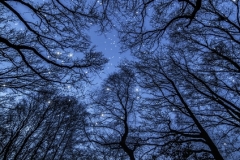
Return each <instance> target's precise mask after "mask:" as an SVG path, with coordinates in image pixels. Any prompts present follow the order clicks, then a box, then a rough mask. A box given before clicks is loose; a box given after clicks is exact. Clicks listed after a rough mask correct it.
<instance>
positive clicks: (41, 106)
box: [0, 90, 86, 159]
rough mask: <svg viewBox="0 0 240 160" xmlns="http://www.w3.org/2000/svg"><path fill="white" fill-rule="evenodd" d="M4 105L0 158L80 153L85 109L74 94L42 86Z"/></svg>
mask: <svg viewBox="0 0 240 160" xmlns="http://www.w3.org/2000/svg"><path fill="white" fill-rule="evenodd" d="M53 93H54V95H53ZM8 107H9V108H8V110H5V111H3V110H2V111H1V130H0V132H1V134H0V135H1V136H0V139H1V145H0V157H1V159H76V158H77V157H78V158H81V157H84V155H85V153H84V152H81V150H83V149H84V148H82V142H83V141H84V136H83V135H82V134H83V133H84V132H83V128H82V127H83V119H84V116H85V113H86V112H85V110H84V108H83V107H82V106H81V105H79V104H78V102H77V100H76V99H75V98H73V97H66V96H60V95H57V93H56V92H52V91H46V90H45V91H43V90H42V91H41V92H40V94H38V95H35V96H33V97H28V98H27V99H23V100H20V102H19V103H17V104H16V105H13V106H8ZM83 159H84V158H83Z"/></svg>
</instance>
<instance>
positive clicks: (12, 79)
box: [0, 0, 107, 89]
mask: <svg viewBox="0 0 240 160" xmlns="http://www.w3.org/2000/svg"><path fill="white" fill-rule="evenodd" d="M0 8H1V9H0V10H1V11H0V15H1V16H0V22H1V25H0V30H1V32H0V63H1V68H0V77H1V78H0V88H1V89H4V88H12V89H21V88H25V89H34V88H36V87H39V86H46V85H47V83H49V82H56V83H58V84H65V85H74V84H75V83H77V82H81V81H87V78H88V76H87V75H86V74H85V72H86V71H88V72H92V73H93V72H95V71H98V70H100V69H102V67H103V65H104V64H105V63H106V62H107V60H106V59H105V58H104V57H103V55H102V53H100V52H96V51H95V50H94V47H91V43H90V38H89V36H88V35H87V34H86V31H88V29H89V27H90V26H91V25H92V24H94V23H95V22H96V21H97V20H98V17H97V15H96V14H95V13H94V12H93V11H92V10H93V8H92V7H91V6H90V4H89V3H87V2H84V1H69V2H63V1H59V0H57V1H55V0H51V1H42V2H36V1H18V0H17V1H1V2H0Z"/></svg>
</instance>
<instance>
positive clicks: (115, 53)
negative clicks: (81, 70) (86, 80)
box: [87, 27, 132, 84]
mask: <svg viewBox="0 0 240 160" xmlns="http://www.w3.org/2000/svg"><path fill="white" fill-rule="evenodd" d="M87 34H88V35H89V36H90V37H91V41H92V45H96V51H100V52H102V53H103V54H104V56H105V57H106V58H108V60H109V62H108V63H107V64H106V65H105V68H104V70H103V71H102V72H101V73H100V74H99V77H96V79H95V81H94V82H96V83H98V84H100V83H101V82H102V80H103V79H104V78H106V77H107V75H108V74H110V73H112V72H114V71H116V70H117V66H118V64H119V63H120V62H121V60H123V59H129V60H130V59H132V56H131V54H130V52H124V53H120V44H119V39H118V37H117V32H116V31H111V32H108V33H104V34H100V33H98V32H97V27H94V28H92V29H91V30H89V32H88V33H87Z"/></svg>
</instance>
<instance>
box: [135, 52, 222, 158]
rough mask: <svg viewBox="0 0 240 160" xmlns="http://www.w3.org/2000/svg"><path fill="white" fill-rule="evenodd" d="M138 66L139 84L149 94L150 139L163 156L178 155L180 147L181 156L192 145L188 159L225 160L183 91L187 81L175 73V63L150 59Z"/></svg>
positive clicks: (148, 118) (144, 60) (188, 150)
mask: <svg viewBox="0 0 240 160" xmlns="http://www.w3.org/2000/svg"><path fill="white" fill-rule="evenodd" d="M135 65H136V69H137V73H138V74H139V76H138V79H139V84H140V85H141V86H142V87H143V88H144V89H146V90H147V91H149V96H147V99H148V102H149V103H148V104H149V105H147V108H146V109H145V110H146V112H148V114H146V115H145V117H146V118H145V119H146V123H147V124H148V125H147V126H148V127H149V129H148V130H149V131H150V132H152V133H153V136H150V137H149V138H150V139H152V143H153V144H156V145H157V146H159V147H160V152H161V153H163V154H164V153H168V154H169V155H170V154H173V153H176V151H177V150H178V149H179V147H178V148H176V147H177V146H178V145H180V146H182V148H181V147H180V150H178V152H182V153H183V150H184V148H186V149H187V146H189V143H190V145H191V146H192V147H191V148H190V147H189V148H188V149H187V150H186V151H185V153H187V152H188V156H187V157H185V158H188V157H190V156H194V155H196V156H197V157H199V158H200V157H202V158H203V157H204V156H206V155H207V157H208V159H210V158H214V159H223V156H222V153H220V151H219V147H220V146H218V145H217V139H215V138H216V137H214V135H212V134H211V133H209V131H210V130H208V128H206V126H207V125H208V123H203V121H202V119H201V118H200V117H199V115H198V113H199V111H198V110H196V109H195V108H194V107H195V105H196V104H195V103H192V101H193V100H192V99H191V97H190V96H188V95H187V94H186V91H185V89H184V87H183V86H184V85H185V84H184V83H185V81H183V80H182V79H181V77H180V76H179V75H178V74H179V73H178V72H177V71H176V72H175V71H174V69H173V68H172V67H171V66H172V65H171V63H169V61H167V60H165V59H164V58H161V57H159V56H149V57H145V58H143V59H142V61H140V62H138V63H136V64H135ZM186 78H187V79H189V80H191V79H190V77H186ZM156 142H158V143H156ZM174 150H175V151H174ZM182 156H186V155H182ZM178 158H179V157H178ZM182 158H184V157H182ZM205 158H206V157H205Z"/></svg>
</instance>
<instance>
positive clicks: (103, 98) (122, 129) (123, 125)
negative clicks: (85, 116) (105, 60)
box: [87, 67, 141, 159]
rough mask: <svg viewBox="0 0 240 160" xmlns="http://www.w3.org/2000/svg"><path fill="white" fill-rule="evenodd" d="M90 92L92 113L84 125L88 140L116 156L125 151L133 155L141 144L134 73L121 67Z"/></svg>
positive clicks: (134, 157)
mask: <svg viewBox="0 0 240 160" xmlns="http://www.w3.org/2000/svg"><path fill="white" fill-rule="evenodd" d="M94 93H95V94H94V95H93V102H92V105H91V106H92V107H91V109H92V110H93V111H92V112H93V113H92V118H91V119H90V120H89V123H90V124H89V125H90V126H89V127H88V128H87V131H88V134H89V140H90V141H91V142H94V143H96V144H99V145H101V146H103V147H107V148H110V149H112V150H113V151H114V150H115V152H116V153H118V156H119V157H121V156H126V155H127V156H128V157H129V158H130V159H136V155H135V151H136V150H138V148H139V147H140V146H141V145H140V144H141V143H140V142H141V138H140V137H139V130H140V119H139V111H138V99H139V97H138V92H136V85H135V78H134V74H133V73H132V71H131V70H129V69H127V68H124V67H122V69H121V70H120V71H119V72H117V73H113V74H111V75H109V77H108V78H107V79H106V80H105V81H104V83H103V85H102V87H101V88H100V89H99V90H98V91H95V92H94ZM118 150H119V151H118ZM123 151H124V152H125V154H124V153H123Z"/></svg>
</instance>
